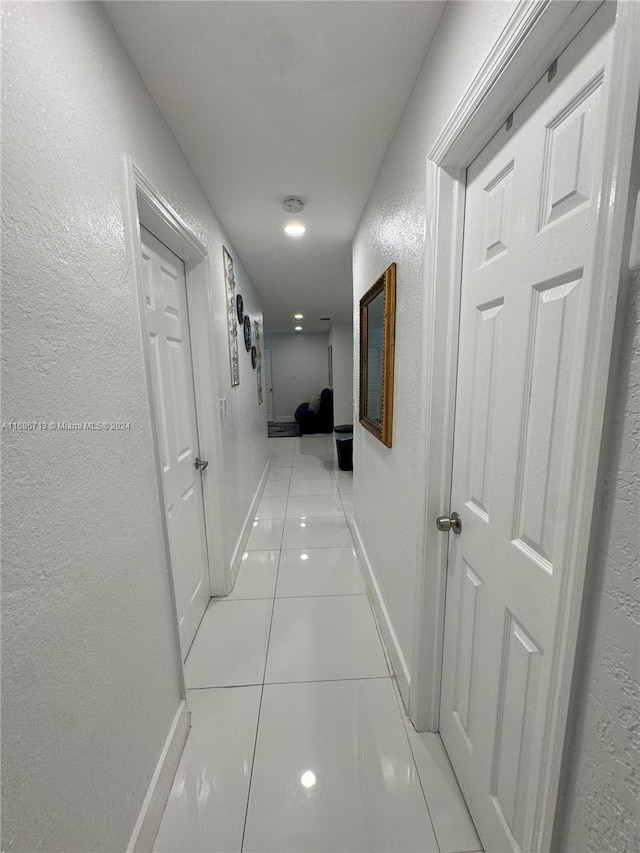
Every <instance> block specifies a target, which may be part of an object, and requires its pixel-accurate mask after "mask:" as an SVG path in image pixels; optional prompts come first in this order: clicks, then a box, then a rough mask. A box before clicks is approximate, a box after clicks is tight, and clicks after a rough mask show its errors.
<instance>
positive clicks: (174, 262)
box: [140, 227, 210, 659]
mask: <svg viewBox="0 0 640 853" xmlns="http://www.w3.org/2000/svg"><path fill="white" fill-rule="evenodd" d="M140 232H141V244H142V245H141V252H142V270H143V279H144V291H145V294H144V295H145V319H146V325H147V333H148V335H149V357H150V361H151V380H152V386H153V398H154V410H155V416H156V427H157V436H158V449H159V453H160V466H161V470H162V484H163V492H164V511H165V513H166V518H167V529H168V533H169V549H170V552H171V566H172V570H173V582H174V586H175V597H176V606H177V611H178V629H179V634H180V646H181V648H182V657H183V659H184V658H185V657H186V656H187V652H188V651H189V647H190V645H191V642H192V640H193V638H194V636H195V633H196V631H197V629H198V625H199V624H200V620H201V618H202V615H203V613H204V611H205V609H206V607H207V603H208V602H209V598H210V587H209V567H208V561H207V541H206V533H205V526H204V506H203V498H202V477H203V476H206V473H204V472H203V471H202V470H201V469H196V466H195V461H196V458H198V456H199V451H198V428H197V423H196V403H195V391H194V384H193V368H192V364H191V343H190V339H189V315H188V309H187V289H186V280H185V271H184V263H183V262H182V260H181V259H180V258H178V257H177V256H176V255H174V254H173V252H171V251H170V250H169V249H167V247H166V246H165V245H164V244H163V243H161V242H160V241H159V240H158V239H156V237H154V236H153V234H151V233H150V232H149V231H147V230H146V229H145V228H143V227H141V229H140Z"/></svg>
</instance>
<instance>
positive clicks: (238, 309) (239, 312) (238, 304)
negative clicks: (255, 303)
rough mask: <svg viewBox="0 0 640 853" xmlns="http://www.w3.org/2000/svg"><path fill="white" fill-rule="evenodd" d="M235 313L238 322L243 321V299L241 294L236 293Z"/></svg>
mask: <svg viewBox="0 0 640 853" xmlns="http://www.w3.org/2000/svg"><path fill="white" fill-rule="evenodd" d="M236 313H237V315H238V323H243V322H244V301H243V299H242V296H240V294H238V295H237V296H236Z"/></svg>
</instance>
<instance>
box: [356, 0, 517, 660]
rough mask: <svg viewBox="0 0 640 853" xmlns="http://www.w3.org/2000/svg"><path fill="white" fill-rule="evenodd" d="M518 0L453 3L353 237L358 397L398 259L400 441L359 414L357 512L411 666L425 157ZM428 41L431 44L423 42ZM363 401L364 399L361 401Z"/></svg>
mask: <svg viewBox="0 0 640 853" xmlns="http://www.w3.org/2000/svg"><path fill="white" fill-rule="evenodd" d="M515 5H516V4H515V3H514V2H504V3H501V2H497V3H496V2H493V3H485V2H458V3H450V4H448V6H447V8H446V9H445V12H444V14H443V16H442V19H441V21H440V25H439V27H438V29H437V31H436V33H435V36H434V38H433V41H432V43H431V45H430V47H429V51H428V54H427V56H426V59H425V62H424V64H423V67H422V69H421V71H420V74H419V76H418V80H417V82H416V85H415V87H414V90H413V92H412V95H411V97H410V99H409V102H408V104H407V107H406V109H405V112H404V115H403V118H402V120H401V122H400V125H399V127H398V129H397V132H396V135H395V138H394V140H393V143H392V145H391V148H390V149H389V152H388V154H387V156H386V159H385V161H384V164H383V166H382V170H381V172H380V175H379V177H378V179H377V181H376V184H375V186H374V188H373V190H372V192H371V196H370V198H369V201H368V203H367V206H366V207H365V210H364V213H363V216H362V219H361V221H360V224H359V226H358V229H357V231H356V235H355V238H354V244H353V280H354V294H353V310H354V318H355V320H354V326H355V336H354V355H355V359H354V361H355V362H356V365H355V366H354V400H356V401H357V400H358V395H359V382H358V370H357V360H358V353H359V329H358V318H359V302H360V298H361V297H362V296H363V294H364V293H365V292H366V291H367V290H368V289H369V288H370V287H371V285H372V284H373V283H374V282H375V281H376V279H377V278H378V277H379V276H380V275H381V274H382V273H383V272H384V270H385V269H386V268H387V267H388V266H389V264H390V263H392V262H395V263H396V264H397V286H396V324H395V327H396V342H395V369H394V406H393V447H392V448H391V449H389V448H387V447H385V446H384V445H383V444H382V443H381V442H379V441H377V440H376V439H375V438H374V437H373V436H372V435H371V434H370V433H368V432H367V431H366V430H364V429H363V428H362V427H360V426H359V425H357V424H356V427H355V434H354V466H353V467H354V508H355V510H354V512H355V521H356V525H357V527H358V530H359V534H360V536H361V538H362V542H363V545H364V547H365V549H366V551H367V553H368V555H369V558H370V561H371V571H372V572H373V574H374V575H375V579H376V582H377V585H378V587H379V589H380V595H381V596H382V598H383V603H384V607H385V608H386V612H387V613H388V616H389V620H390V625H391V627H392V628H393V631H394V632H395V636H396V638H397V643H398V646H399V651H400V652H401V654H402V657H403V658H404V660H405V661H406V663H407V666H408V669H409V672H410V673H411V671H412V666H413V660H412V658H413V647H412V646H413V634H414V622H415V606H416V604H415V584H416V555H417V553H418V547H419V546H418V541H417V540H418V521H419V518H418V511H419V507H420V506H421V505H422V501H421V496H422V495H423V493H424V488H425V482H426V478H427V476H428V471H425V470H420V469H419V467H418V466H417V465H416V450H417V448H418V447H419V446H420V443H421V442H422V441H423V425H422V424H421V419H420V411H421V400H422V397H423V395H424V394H425V389H424V388H421V387H420V384H419V382H420V376H421V364H422V360H423V350H424V347H425V346H426V345H427V343H428V342H426V341H425V340H424V339H423V329H422V327H421V323H422V303H423V288H424V278H425V277H424V270H423V265H424V260H425V259H424V251H425V236H426V227H427V223H426V221H425V217H426V200H425V191H426V158H427V153H428V151H429V149H430V148H431V146H432V144H433V143H434V142H435V140H436V139H437V137H438V135H439V133H440V131H441V130H442V128H443V127H444V125H445V122H446V121H447V119H448V118H449V116H450V115H451V114H452V113H453V111H454V109H455V108H456V106H457V104H458V102H459V100H460V99H461V97H462V95H463V94H464V92H465V91H466V89H467V87H468V86H469V85H470V83H471V81H472V80H473V78H474V76H475V74H476V73H477V71H478V70H479V68H480V66H481V65H482V63H483V61H484V59H485V58H486V56H487V54H488V53H489V51H490V49H491V47H492V45H493V43H494V41H495V40H496V38H497V37H498V35H499V34H500V32H501V31H502V29H503V27H504V25H505V24H506V22H507V20H508V19H509V17H510V15H511V14H512V12H513V10H514V8H515ZM425 48H426V46H425ZM356 406H357V402H356Z"/></svg>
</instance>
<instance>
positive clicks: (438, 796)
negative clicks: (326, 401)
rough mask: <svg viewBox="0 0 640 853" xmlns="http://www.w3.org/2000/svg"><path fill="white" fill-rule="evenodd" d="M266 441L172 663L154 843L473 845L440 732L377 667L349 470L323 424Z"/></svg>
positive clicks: (209, 847)
mask: <svg viewBox="0 0 640 853" xmlns="http://www.w3.org/2000/svg"><path fill="white" fill-rule="evenodd" d="M269 444H270V448H271V455H272V462H273V463H274V465H273V467H272V469H271V472H270V474H269V477H268V480H267V485H266V487H265V490H264V493H263V497H262V500H261V502H260V504H259V507H258V510H257V513H256V519H255V521H254V526H253V528H252V530H251V533H250V536H249V540H248V542H247V546H246V552H245V554H244V555H243V559H242V563H241V567H240V571H239V574H238V579H237V581H236V585H235V587H234V589H233V591H232V592H231V594H230V595H228V596H227V597H226V598H224V599H216V600H214V601H212V603H211V604H210V606H209V608H208V609H207V612H206V613H205V617H204V619H203V621H202V624H201V626H200V629H199V631H198V634H197V635H196V638H195V640H194V642H193V646H192V648H191V651H190V653H189V656H188V658H187V662H186V665H185V678H186V682H187V688H188V693H187V702H188V705H189V708H190V709H191V711H192V729H191V732H190V735H189V739H188V741H187V745H186V747H185V751H184V754H183V756H182V760H181V763H180V767H179V769H178V773H177V775H176V779H175V782H174V785H173V790H172V792H171V796H170V797H169V801H168V803H167V807H166V810H165V813H164V816H163V819H162V825H161V827H160V832H159V834H158V838H157V840H156V844H155V847H154V850H156V851H172V853H179V852H180V851H182V853H187V851H194V853H195V852H196V851H198V853H199V851H226V853H232V852H233V853H240V851H256V852H257V853H259V851H295V852H296V853H304V851H334V853H338V851H340V852H341V853H347V851H397V853H401V851H402V853H406V851H425V853H430V852H431V851H433V853H475V851H480V850H481V849H482V848H481V845H480V842H479V840H478V837H477V835H476V832H475V829H474V827H473V823H472V822H471V819H470V818H469V815H468V812H467V810H466V807H465V804H464V800H463V799H462V796H461V794H460V790H459V788H458V786H457V782H456V780H455V776H454V775H453V771H452V770H451V766H450V764H449V761H448V759H447V756H446V753H445V752H444V749H443V747H442V743H441V741H440V738H439V736H438V735H428V734H427V735H425V734H417V733H416V732H415V731H414V730H413V729H412V727H411V725H410V723H409V722H408V720H407V719H406V717H405V715H404V712H403V710H402V709H401V705H400V702H399V697H398V693H397V690H396V689H394V683H393V681H392V679H391V678H390V676H389V671H388V668H387V663H386V657H385V654H384V651H383V648H382V644H381V642H380V638H379V635H378V631H377V628H376V625H375V621H374V618H373V613H372V610H371V606H370V604H369V599H368V597H367V595H366V590H365V586H364V583H363V580H362V576H361V573H360V569H359V566H358V562H357V559H356V556H355V551H354V549H353V542H352V539H351V533H350V530H349V526H348V519H349V516H350V514H351V512H352V508H353V479H352V475H351V474H350V473H348V472H340V471H338V469H337V465H336V463H335V458H334V443H333V439H332V437H331V436H304V437H302V438H275V439H270V440H269ZM425 797H426V800H425Z"/></svg>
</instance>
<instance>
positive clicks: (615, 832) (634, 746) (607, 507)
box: [554, 131, 640, 853]
mask: <svg viewBox="0 0 640 853" xmlns="http://www.w3.org/2000/svg"><path fill="white" fill-rule="evenodd" d="M632 176H633V177H632V183H631V193H630V210H629V216H628V226H627V241H626V248H625V252H624V255H623V263H625V268H624V272H623V278H622V282H621V291H620V296H619V300H618V328H617V334H616V339H617V345H616V351H615V355H614V359H613V364H612V370H611V376H612V379H611V388H610V392H609V397H608V399H607V413H608V425H607V432H606V433H605V441H604V453H603V457H602V461H601V466H600V481H599V489H598V496H597V502H596V506H597V509H596V514H595V518H594V525H595V530H596V531H597V534H598V535H597V537H596V538H595V540H594V542H593V543H592V549H591V554H590V560H589V567H588V571H587V581H586V586H585V594H584V609H583V615H582V624H581V628H580V638H579V642H578V647H579V649H580V650H581V652H582V655H581V660H580V665H579V667H578V668H577V672H576V676H575V678H574V689H573V696H572V704H571V708H570V712H569V719H570V720H571V721H572V725H571V727H570V730H569V736H568V738H567V745H566V747H565V758H564V764H565V773H564V787H563V791H562V794H561V798H560V813H559V819H558V832H557V839H556V843H555V845H554V849H556V850H562V851H563V853H605V851H606V853H608V851H612V853H613V851H616V853H617V851H626V850H629V851H631V850H637V849H638V847H639V845H640V820H639V809H638V802H639V800H640V729H639V725H638V720H639V715H640V684H639V683H638V673H639V672H640V629H639V627H638V626H639V625H640V577H639V576H640V269H636V270H635V272H634V273H633V276H632V275H631V273H630V272H629V269H628V265H626V261H627V260H628V257H629V237H630V231H631V227H632V220H633V214H634V212H635V203H636V198H637V195H638V192H639V191H640V134H639V133H638V131H636V147H635V164H634V168H633V170H632Z"/></svg>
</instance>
